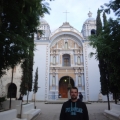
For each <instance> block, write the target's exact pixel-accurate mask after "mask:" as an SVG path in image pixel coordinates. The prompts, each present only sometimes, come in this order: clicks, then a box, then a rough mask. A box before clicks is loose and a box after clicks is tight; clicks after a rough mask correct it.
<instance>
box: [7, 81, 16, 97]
mask: <svg viewBox="0 0 120 120" xmlns="http://www.w3.org/2000/svg"><path fill="white" fill-rule="evenodd" d="M16 93H17V86H16V85H15V84H14V83H10V85H9V87H8V92H7V97H8V98H10V95H11V98H16Z"/></svg>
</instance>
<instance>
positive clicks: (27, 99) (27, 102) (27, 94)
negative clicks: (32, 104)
mask: <svg viewBox="0 0 120 120" xmlns="http://www.w3.org/2000/svg"><path fill="white" fill-rule="evenodd" d="M28 97H29V91H28V94H27V103H28Z"/></svg>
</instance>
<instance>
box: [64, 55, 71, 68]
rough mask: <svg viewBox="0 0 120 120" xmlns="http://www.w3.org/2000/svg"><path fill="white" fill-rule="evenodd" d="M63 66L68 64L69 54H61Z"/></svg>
mask: <svg viewBox="0 0 120 120" xmlns="http://www.w3.org/2000/svg"><path fill="white" fill-rule="evenodd" d="M63 66H70V55H68V54H64V55H63Z"/></svg>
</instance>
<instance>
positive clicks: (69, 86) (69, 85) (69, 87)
mask: <svg viewBox="0 0 120 120" xmlns="http://www.w3.org/2000/svg"><path fill="white" fill-rule="evenodd" d="M71 87H72V86H71V84H70V77H69V83H68V87H67V88H68V99H69V95H70V89H71Z"/></svg>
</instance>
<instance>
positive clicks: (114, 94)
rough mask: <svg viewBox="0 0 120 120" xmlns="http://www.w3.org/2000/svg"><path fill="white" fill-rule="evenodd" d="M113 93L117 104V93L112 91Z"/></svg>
mask: <svg viewBox="0 0 120 120" xmlns="http://www.w3.org/2000/svg"><path fill="white" fill-rule="evenodd" d="M114 95H115V104H117V94H116V92H115V93H114Z"/></svg>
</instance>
